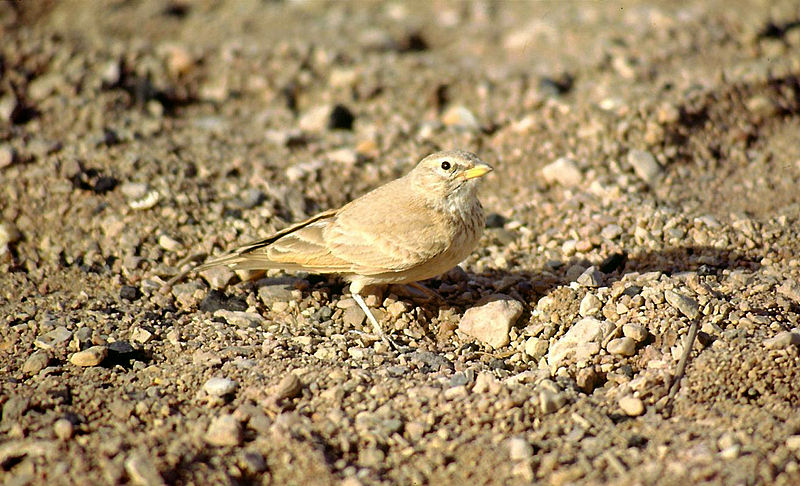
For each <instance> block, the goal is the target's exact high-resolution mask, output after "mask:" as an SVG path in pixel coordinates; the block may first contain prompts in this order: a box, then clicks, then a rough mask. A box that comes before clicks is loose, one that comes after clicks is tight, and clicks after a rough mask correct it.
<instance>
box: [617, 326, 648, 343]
mask: <svg viewBox="0 0 800 486" xmlns="http://www.w3.org/2000/svg"><path fill="white" fill-rule="evenodd" d="M622 334H624V335H625V337H629V338H631V339H633V340H634V341H636V342H637V343H640V342H642V341H644V340H645V339H647V336H648V335H649V334H650V333H649V332H648V331H647V329H645V328H644V326H641V325H639V324H631V323H628V324H625V325H623V326H622Z"/></svg>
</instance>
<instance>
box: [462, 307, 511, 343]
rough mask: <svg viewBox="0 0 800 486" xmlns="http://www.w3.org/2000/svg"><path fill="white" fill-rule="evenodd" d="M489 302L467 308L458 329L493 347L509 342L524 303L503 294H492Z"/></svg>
mask: <svg viewBox="0 0 800 486" xmlns="http://www.w3.org/2000/svg"><path fill="white" fill-rule="evenodd" d="M487 300H488V302H486V303H484V304H482V305H478V306H476V307H472V308H471V309H467V311H466V312H465V313H464V317H462V318H461V321H460V322H459V323H458V329H459V330H460V331H461V332H463V333H464V334H467V335H468V336H472V337H474V338H475V339H477V340H479V341H481V342H484V343H486V344H488V345H489V346H491V347H492V348H499V347H502V346H505V345H507V344H508V343H509V340H510V338H509V335H508V333H509V331H510V330H511V326H512V325H513V324H514V323H515V322H516V320H517V319H518V318H519V316H520V315H522V309H523V308H522V303H520V302H517V301H516V300H514V299H512V298H511V297H509V296H507V295H503V294H495V295H492V296H490V297H489V298H488V299H487Z"/></svg>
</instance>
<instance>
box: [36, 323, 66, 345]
mask: <svg viewBox="0 0 800 486" xmlns="http://www.w3.org/2000/svg"><path fill="white" fill-rule="evenodd" d="M71 338H72V331H69V330H68V329H67V328H66V327H64V326H58V327H57V328H55V329H53V330H52V331H50V332H48V333H46V334H44V335H42V336H39V337H37V338H36V340H35V341H34V342H33V344H34V345H35V346H36V347H37V348H40V349H53V348H55V347H57V346H60V345H62V344H64V343H66V342H67V341H69V340H70V339H71Z"/></svg>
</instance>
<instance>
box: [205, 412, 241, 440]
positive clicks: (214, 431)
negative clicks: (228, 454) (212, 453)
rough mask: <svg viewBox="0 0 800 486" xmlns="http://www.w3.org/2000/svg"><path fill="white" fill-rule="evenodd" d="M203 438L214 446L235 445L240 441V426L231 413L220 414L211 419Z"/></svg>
mask: <svg viewBox="0 0 800 486" xmlns="http://www.w3.org/2000/svg"><path fill="white" fill-rule="evenodd" d="M205 440H206V442H208V443H209V444H211V445H215V446H237V445H239V444H240V443H241V442H242V426H241V424H239V421H238V420H237V419H236V417H234V416H233V415H220V416H219V417H216V418H214V420H212V421H211V424H210V425H209V426H208V430H207V431H206V435H205Z"/></svg>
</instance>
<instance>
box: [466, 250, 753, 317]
mask: <svg viewBox="0 0 800 486" xmlns="http://www.w3.org/2000/svg"><path fill="white" fill-rule="evenodd" d="M759 260H760V258H758V257H753V256H751V255H746V254H744V253H739V252H736V251H733V250H726V249H718V248H714V247H709V246H685V247H674V248H668V249H664V250H654V251H647V252H639V253H635V254H628V253H627V252H624V251H621V252H616V253H611V254H609V255H607V256H606V257H605V258H604V259H603V260H602V261H598V262H592V261H590V260H587V259H584V258H574V257H573V258H570V259H568V260H565V261H563V262H550V263H549V264H548V267H547V268H546V269H540V270H532V271H527V270H515V269H488V270H485V271H483V272H481V273H468V275H469V276H470V277H471V280H474V281H478V282H487V281H492V282H500V283H501V285H500V286H499V288H497V286H495V288H496V290H497V291H498V292H499V293H503V292H506V291H508V292H512V293H516V294H517V296H518V297H519V298H522V299H523V301H525V302H528V303H531V302H536V301H537V300H538V298H540V297H542V296H544V295H547V294H548V293H549V292H550V291H552V290H553V289H554V288H556V287H560V286H563V285H568V284H569V283H570V282H572V281H574V280H575V275H572V274H571V271H572V267H574V266H576V265H577V266H579V267H583V268H588V267H589V266H595V267H596V268H597V269H598V270H599V271H600V273H601V277H602V282H601V283H600V285H601V286H604V287H610V286H612V285H613V284H614V282H616V281H618V280H621V279H622V278H623V277H625V276H626V275H630V274H634V273H639V274H643V273H648V272H660V273H662V274H664V275H667V276H672V275H676V274H680V273H686V272H692V273H696V274H698V275H700V276H708V275H720V274H722V272H723V271H724V270H745V271H757V270H758V269H759V268H761V263H760V262H759ZM504 282H505V284H503V283H504Z"/></svg>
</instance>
